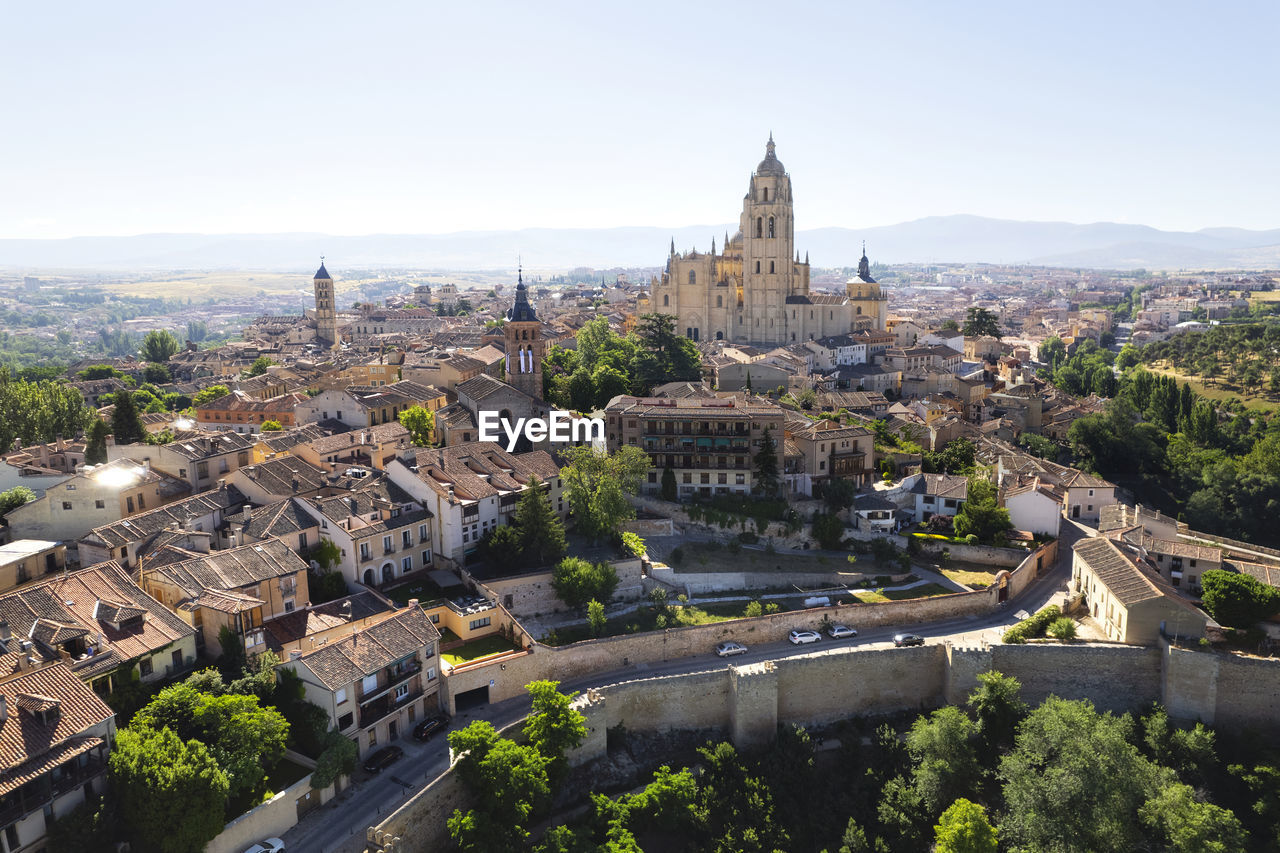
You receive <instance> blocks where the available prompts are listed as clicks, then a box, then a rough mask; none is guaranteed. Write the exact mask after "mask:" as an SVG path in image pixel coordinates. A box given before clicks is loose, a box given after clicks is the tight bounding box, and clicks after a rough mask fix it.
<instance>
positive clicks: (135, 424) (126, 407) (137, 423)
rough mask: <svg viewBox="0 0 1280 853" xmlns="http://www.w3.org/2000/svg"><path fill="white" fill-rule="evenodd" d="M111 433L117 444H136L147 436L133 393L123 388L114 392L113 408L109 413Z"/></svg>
mask: <svg viewBox="0 0 1280 853" xmlns="http://www.w3.org/2000/svg"><path fill="white" fill-rule="evenodd" d="M111 434H112V435H114V436H115V441H116V444H117V445H121V444H137V443H138V442H140V441H142V440H143V439H145V438H146V436H147V428H146V427H144V426H143V425H142V416H141V415H140V414H138V407H137V406H136V405H135V404H134V401H133V395H132V394H131V393H129V391H128V390H127V389H124V388H121V389H120V390H119V391H117V392H116V397H115V410H114V411H113V412H112V413H111Z"/></svg>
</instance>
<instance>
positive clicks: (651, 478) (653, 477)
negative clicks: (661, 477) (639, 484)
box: [649, 471, 658, 483]
mask: <svg viewBox="0 0 1280 853" xmlns="http://www.w3.org/2000/svg"><path fill="white" fill-rule="evenodd" d="M649 482H650V483H656V482H658V474H657V472H656V471H650V472H649Z"/></svg>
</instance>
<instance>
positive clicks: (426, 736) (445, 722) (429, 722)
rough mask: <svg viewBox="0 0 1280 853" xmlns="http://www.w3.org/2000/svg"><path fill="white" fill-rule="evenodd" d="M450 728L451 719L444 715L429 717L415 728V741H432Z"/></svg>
mask: <svg viewBox="0 0 1280 853" xmlns="http://www.w3.org/2000/svg"><path fill="white" fill-rule="evenodd" d="M448 726H449V718H448V717H446V716H445V715H444V714H437V715H436V716H434V717H427V718H426V719H425V720H423V721H422V722H420V723H418V724H417V725H416V726H414V727H413V738H414V740H430V739H431V736H432V735H433V734H435V733H436V732H438V731H441V730H443V729H445V728H448Z"/></svg>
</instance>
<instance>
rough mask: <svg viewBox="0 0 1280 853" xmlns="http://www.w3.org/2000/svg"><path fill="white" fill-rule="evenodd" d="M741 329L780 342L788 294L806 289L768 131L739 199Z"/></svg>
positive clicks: (783, 176) (785, 180)
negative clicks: (797, 269)
mask: <svg viewBox="0 0 1280 853" xmlns="http://www.w3.org/2000/svg"><path fill="white" fill-rule="evenodd" d="M741 227H742V238H743V239H742V278H743V314H742V323H743V325H744V326H745V327H746V328H745V329H743V330H742V331H743V332H744V333H745V335H746V337H747V339H749V340H753V341H776V342H783V341H785V340H786V337H785V325H786V314H785V309H784V305H785V303H786V299H787V297H788V296H794V295H798V294H803V293H804V292H807V287H804V284H803V282H802V281H801V278H800V277H799V276H797V275H796V274H795V268H794V263H793V260H792V257H793V255H794V254H795V219H794V215H793V209H792V196H791V176H790V175H788V174H787V170H786V168H785V167H784V166H783V165H782V162H781V161H780V160H778V155H777V153H776V151H775V146H774V143H773V134H769V142H768V144H767V145H766V146H765V155H764V159H763V160H761V161H760V164H759V165H758V166H756V169H755V172H753V173H752V175H751V184H750V188H749V189H748V190H747V194H746V196H745V197H744V198H743V200H742V221H741Z"/></svg>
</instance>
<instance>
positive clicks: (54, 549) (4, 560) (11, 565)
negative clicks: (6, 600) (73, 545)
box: [0, 539, 67, 590]
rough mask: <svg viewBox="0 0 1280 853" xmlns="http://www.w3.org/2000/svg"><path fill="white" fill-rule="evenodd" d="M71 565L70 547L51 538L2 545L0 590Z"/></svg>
mask: <svg viewBox="0 0 1280 853" xmlns="http://www.w3.org/2000/svg"><path fill="white" fill-rule="evenodd" d="M66 566H67V546H66V545H63V544H62V543H61V542H50V541H48V540H47V539H19V540H17V541H16V542H9V543H7V544H4V545H0V590H6V589H13V588H14V587H15V586H19V585H21V584H24V583H26V582H27V581H30V580H34V579H35V578H38V577H41V576H43V575H47V574H53V573H54V572H59V571H62V570H63V569H65V568H66Z"/></svg>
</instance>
